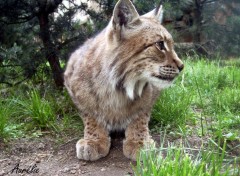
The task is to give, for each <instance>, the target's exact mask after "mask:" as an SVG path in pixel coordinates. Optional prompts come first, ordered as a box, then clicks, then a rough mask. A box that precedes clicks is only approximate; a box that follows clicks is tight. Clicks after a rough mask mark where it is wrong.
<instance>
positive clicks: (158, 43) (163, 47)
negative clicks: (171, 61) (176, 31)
mask: <svg viewBox="0 0 240 176" xmlns="http://www.w3.org/2000/svg"><path fill="white" fill-rule="evenodd" d="M156 47H157V48H158V49H159V50H165V49H166V48H165V46H164V41H159V42H157V43H156Z"/></svg>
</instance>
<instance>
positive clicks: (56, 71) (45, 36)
mask: <svg viewBox="0 0 240 176" xmlns="http://www.w3.org/2000/svg"><path fill="white" fill-rule="evenodd" d="M49 14H50V13H48V12H46V11H42V12H39V14H38V20H39V26H40V38H41V40H42V42H43V45H44V51H45V57H46V59H47V61H48V62H49V64H50V67H51V70H52V74H53V79H54V82H55V84H56V86H57V87H59V88H62V87H63V85H64V84H63V82H64V81H63V70H62V68H61V65H60V62H59V58H58V55H57V48H56V47H55V46H54V44H53V42H52V41H51V37H50V31H49V19H48V18H49Z"/></svg>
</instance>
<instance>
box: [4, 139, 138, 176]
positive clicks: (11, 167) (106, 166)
mask: <svg viewBox="0 0 240 176" xmlns="http://www.w3.org/2000/svg"><path fill="white" fill-rule="evenodd" d="M76 142H77V139H74V140H70V141H68V142H66V143H64V144H62V145H59V146H57V147H56V146H54V145H56V144H55V142H54V141H53V140H52V139H48V138H44V139H38V140H33V141H32V140H29V139H28V140H27V139H21V140H17V141H15V142H14V143H11V144H8V147H7V148H4V146H1V148H0V151H1V152H0V176H5V175H44V176H61V175H64V176H65V175H66V176H68V175H84V176H120V175H121V176H125V175H133V174H132V173H133V171H132V167H131V163H132V164H134V163H133V162H132V161H131V160H129V159H127V158H126V157H125V156H124V155H123V152H122V139H113V140H112V146H111V150H110V153H109V155H108V156H107V157H105V158H103V159H100V160H98V161H95V162H85V161H80V160H78V159H77V158H76V153H75V144H76ZM22 169H28V171H29V173H30V174H26V172H24V174H21V173H20V172H21V171H22Z"/></svg>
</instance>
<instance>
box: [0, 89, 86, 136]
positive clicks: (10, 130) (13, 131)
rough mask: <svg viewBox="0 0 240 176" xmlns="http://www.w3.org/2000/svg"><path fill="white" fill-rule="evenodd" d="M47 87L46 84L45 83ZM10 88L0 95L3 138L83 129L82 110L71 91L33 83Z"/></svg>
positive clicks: (0, 122)
mask: <svg viewBox="0 0 240 176" xmlns="http://www.w3.org/2000/svg"><path fill="white" fill-rule="evenodd" d="M45 88H46V87H45ZM14 89H16V88H9V91H8V94H6V96H7V97H8V98H6V99H5V98H0V103H1V106H0V139H3V140H9V139H11V138H20V137H39V136H41V135H43V134H44V133H51V134H53V135H54V134H55V135H60V136H61V135H65V134H66V133H69V134H72V133H76V131H77V132H78V134H81V133H82V131H83V124H82V121H81V118H80V117H79V114H78V111H77V109H76V108H75V106H74V105H73V103H72V101H71V100H70V97H69V96H68V94H67V92H66V91H64V92H57V91H55V92H54V93H51V92H52V91H53V89H52V88H46V89H47V90H45V89H42V88H41V87H39V88H33V87H32V86H27V87H26V86H20V87H18V88H17V89H16V91H14Z"/></svg>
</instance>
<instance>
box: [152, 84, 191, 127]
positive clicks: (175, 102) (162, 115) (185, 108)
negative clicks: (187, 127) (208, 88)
mask: <svg viewBox="0 0 240 176" xmlns="http://www.w3.org/2000/svg"><path fill="white" fill-rule="evenodd" d="M191 102H192V95H191V92H190V91H187V90H185V89H184V88H183V87H182V86H174V87H172V88H169V90H164V91H163V92H162V94H161V96H160V97H159V99H158V101H157V103H156V104H155V106H154V108H153V111H152V119H151V121H152V124H158V125H159V124H162V125H165V126H166V125H169V124H171V126H177V125H180V126H181V125H183V124H185V122H186V119H189V116H191V113H190V112H191V111H190V105H191Z"/></svg>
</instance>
